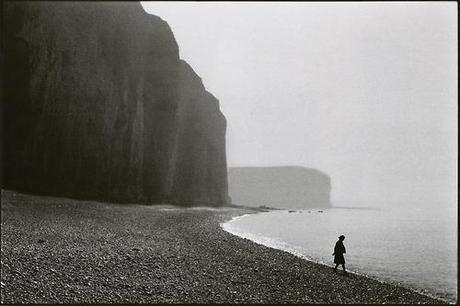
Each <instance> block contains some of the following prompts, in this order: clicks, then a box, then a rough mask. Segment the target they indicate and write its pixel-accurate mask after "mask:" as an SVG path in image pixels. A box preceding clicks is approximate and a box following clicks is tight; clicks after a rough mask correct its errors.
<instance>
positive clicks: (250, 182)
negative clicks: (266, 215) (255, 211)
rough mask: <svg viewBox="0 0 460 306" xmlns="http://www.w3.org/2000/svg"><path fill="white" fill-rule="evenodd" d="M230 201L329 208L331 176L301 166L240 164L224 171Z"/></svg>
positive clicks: (274, 205)
mask: <svg viewBox="0 0 460 306" xmlns="http://www.w3.org/2000/svg"><path fill="white" fill-rule="evenodd" d="M228 189H229V194H230V197H231V198H232V201H233V203H235V204H240V205H247V206H262V205H265V206H268V207H273V208H283V209H284V208H297V209H299V208H308V207H329V206H331V203H330V194H331V179H330V177H329V176H328V175H326V174H324V173H322V172H321V171H318V170H315V169H310V168H303V167H260V168H259V167H241V168H230V169H229V170H228Z"/></svg>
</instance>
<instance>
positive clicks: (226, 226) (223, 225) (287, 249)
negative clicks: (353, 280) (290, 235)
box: [219, 207, 456, 304]
mask: <svg viewBox="0 0 460 306" xmlns="http://www.w3.org/2000/svg"><path fill="white" fill-rule="evenodd" d="M332 208H335V207H332ZM336 208H342V207H336ZM347 208H348V207H347ZM284 210H286V211H288V210H287V209H284ZM264 212H267V211H261V212H256V213H264ZM252 214H254V213H253V212H251V213H246V214H243V215H240V216H236V217H233V218H231V219H230V220H227V221H224V222H222V223H220V224H219V225H220V227H221V228H222V230H224V231H226V232H228V233H230V234H232V235H234V236H236V237H239V238H242V239H249V240H251V241H252V242H254V243H255V244H258V245H262V246H265V247H268V248H271V249H275V250H280V251H284V252H287V253H289V254H292V255H294V256H296V257H298V258H300V259H303V260H306V261H309V262H311V263H313V264H317V265H322V266H325V267H328V268H333V267H334V265H333V264H327V263H325V262H322V261H318V260H315V259H314V258H312V257H309V256H308V255H304V254H301V253H299V252H298V251H297V250H295V249H294V248H292V247H289V246H287V245H286V246H285V247H283V244H280V243H276V242H274V241H273V240H266V239H264V237H258V238H261V239H257V238H255V237H254V236H256V235H252V234H249V233H247V234H246V235H245V234H241V233H236V232H235V231H232V229H231V228H230V227H229V223H230V222H233V221H236V220H238V219H240V218H243V217H246V216H249V215H252ZM261 240H264V241H267V242H263V241H261ZM270 241H271V242H273V243H270ZM347 272H348V273H351V274H355V275H357V276H359V277H364V278H368V279H371V280H374V281H377V282H380V283H382V284H389V285H392V286H397V287H401V288H404V289H407V290H410V291H413V292H414V293H416V294H421V295H424V296H426V297H428V298H432V299H438V300H441V301H443V302H444V303H449V304H456V301H455V299H452V300H451V299H448V298H445V297H443V296H439V295H436V294H434V293H428V292H426V291H422V290H423V289H417V288H414V287H410V286H407V285H403V284H402V283H400V282H398V281H396V280H388V281H387V280H383V279H381V278H379V277H378V276H373V275H367V274H362V273H359V272H357V271H353V270H350V269H349V268H347Z"/></svg>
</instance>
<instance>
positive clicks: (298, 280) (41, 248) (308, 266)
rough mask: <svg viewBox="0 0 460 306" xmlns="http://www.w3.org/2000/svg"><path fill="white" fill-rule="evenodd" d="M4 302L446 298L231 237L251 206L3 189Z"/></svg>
mask: <svg viewBox="0 0 460 306" xmlns="http://www.w3.org/2000/svg"><path fill="white" fill-rule="evenodd" d="M1 212H2V214H1V225H2V231H1V271H2V275H1V302H2V303H6V304H12V303H182V302H185V303H221V302H226V303H235V302H243V303H260V302H263V303H384V302H385V303H442V301H439V300H435V299H432V298H430V297H427V296H424V295H421V294H417V293H415V292H412V291H409V290H407V289H404V288H400V287H396V286H393V285H390V284H384V283H380V282H378V281H375V280H371V279H368V278H365V277H362V276H357V275H354V274H351V275H350V276H348V277H344V276H343V275H341V274H340V273H334V272H333V271H332V269H331V268H330V267H326V266H323V265H319V264H315V263H312V262H309V261H306V260H303V259H300V258H298V257H296V256H294V255H292V254H289V253H287V252H284V251H280V250H275V249H272V248H268V247H264V246H261V245H258V244H255V243H253V242H251V241H249V240H246V239H242V238H239V237H236V236H233V235H231V234H230V233H227V232H225V231H224V230H222V229H221V227H220V226H219V224H220V223H221V222H224V221H226V220H229V219H231V218H232V217H234V216H238V215H242V214H245V213H250V212H254V210H249V209H244V208H236V207H231V208H204V207H203V208H200V207H197V208H178V207H174V206H169V205H159V206H146V205H136V204H132V205H117V204H110V203H100V202H91V201H77V200H72V199H67V198H56V197H42V196H33V195H26V194H20V193H16V192H13V191H8V190H2V204H1Z"/></svg>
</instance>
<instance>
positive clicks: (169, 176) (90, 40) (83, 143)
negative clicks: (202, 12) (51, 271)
mask: <svg viewBox="0 0 460 306" xmlns="http://www.w3.org/2000/svg"><path fill="white" fill-rule="evenodd" d="M3 6H4V13H3V14H4V25H5V26H4V29H3V31H2V38H4V55H5V58H4V86H3V88H4V99H3V105H2V108H3V123H2V129H3V131H2V146H3V156H2V174H3V178H2V187H3V188H9V189H15V190H19V191H26V192H33V193H39V194H49V195H60V196H69V197H76V198H88V199H99V200H108V201H117V202H127V201H136V202H144V203H160V202H169V203H177V204H183V205H195V204H203V205H223V204H225V202H226V201H227V196H228V194H227V166H226V156H225V130H226V120H225V118H224V116H223V115H222V113H221V112H220V110H219V102H218V100H217V99H216V98H215V97H214V96H213V95H212V94H210V93H209V92H207V91H206V90H205V88H204V86H203V84H202V82H201V79H200V77H199V76H198V75H196V73H195V72H194V71H193V69H192V68H191V67H190V66H189V65H188V64H187V63H186V62H184V61H182V60H180V59H179V50H178V46H177V43H176V41H175V39H174V36H173V33H172V31H171V29H170V27H169V26H168V24H167V23H166V22H165V21H163V20H162V19H160V18H159V17H157V16H153V15H149V14H147V13H146V12H145V11H144V10H143V8H142V7H141V5H140V3H134V2H132V3H129V2H115V3H104V2H4V5H3Z"/></svg>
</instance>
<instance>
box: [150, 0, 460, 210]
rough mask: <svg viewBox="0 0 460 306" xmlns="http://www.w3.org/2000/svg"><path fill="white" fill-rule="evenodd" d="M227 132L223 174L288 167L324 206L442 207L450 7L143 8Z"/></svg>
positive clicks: (448, 167)
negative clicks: (323, 188)
mask: <svg viewBox="0 0 460 306" xmlns="http://www.w3.org/2000/svg"><path fill="white" fill-rule="evenodd" d="M142 4H143V6H144V9H145V10H146V11H147V12H148V13H151V14H155V15H158V16H160V17H162V18H163V19H164V20H166V21H167V22H168V23H169V25H170V26H171V28H172V30H173V32H174V34H175V37H176V40H177V42H178V44H179V48H180V55H181V58H183V59H185V60H186V61H187V62H189V63H190V64H191V66H192V67H193V68H194V69H195V71H196V72H197V73H198V74H199V75H200V76H201V77H202V79H203V82H204V85H205V86H206V88H207V89H208V90H209V91H210V92H212V93H213V94H214V95H215V96H216V97H217V98H218V99H219V100H220V103H221V109H222V111H223V113H224V114H225V116H226V118H227V121H228V131H227V157H228V164H229V166H275V165H300V166H306V167H312V168H316V169H319V170H321V171H324V172H325V173H327V174H329V175H330V176H331V178H332V184H333V185H332V187H333V191H332V199H333V201H342V200H343V201H364V202H366V201H398V202H399V201H419V200H422V201H449V202H450V203H454V201H455V199H456V185H457V175H456V169H457V159H456V156H457V140H456V139H457V96H458V92H457V4H456V3H455V2H449V3H446V2H437V3H435V2H423V3H397V2H393V3H375V2H369V3H363V2H357V3H331V2H328V3H307V2H305V3H301V2H291V3H274V2H268V3H260V2H257V3H254V2H253V3H251V2H244V3H222V2H219V3H217V2H215V3H212V2H208V3H206V2H205V3H203V2H201V3H197V2H170V3H165V2H143V3H142Z"/></svg>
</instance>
